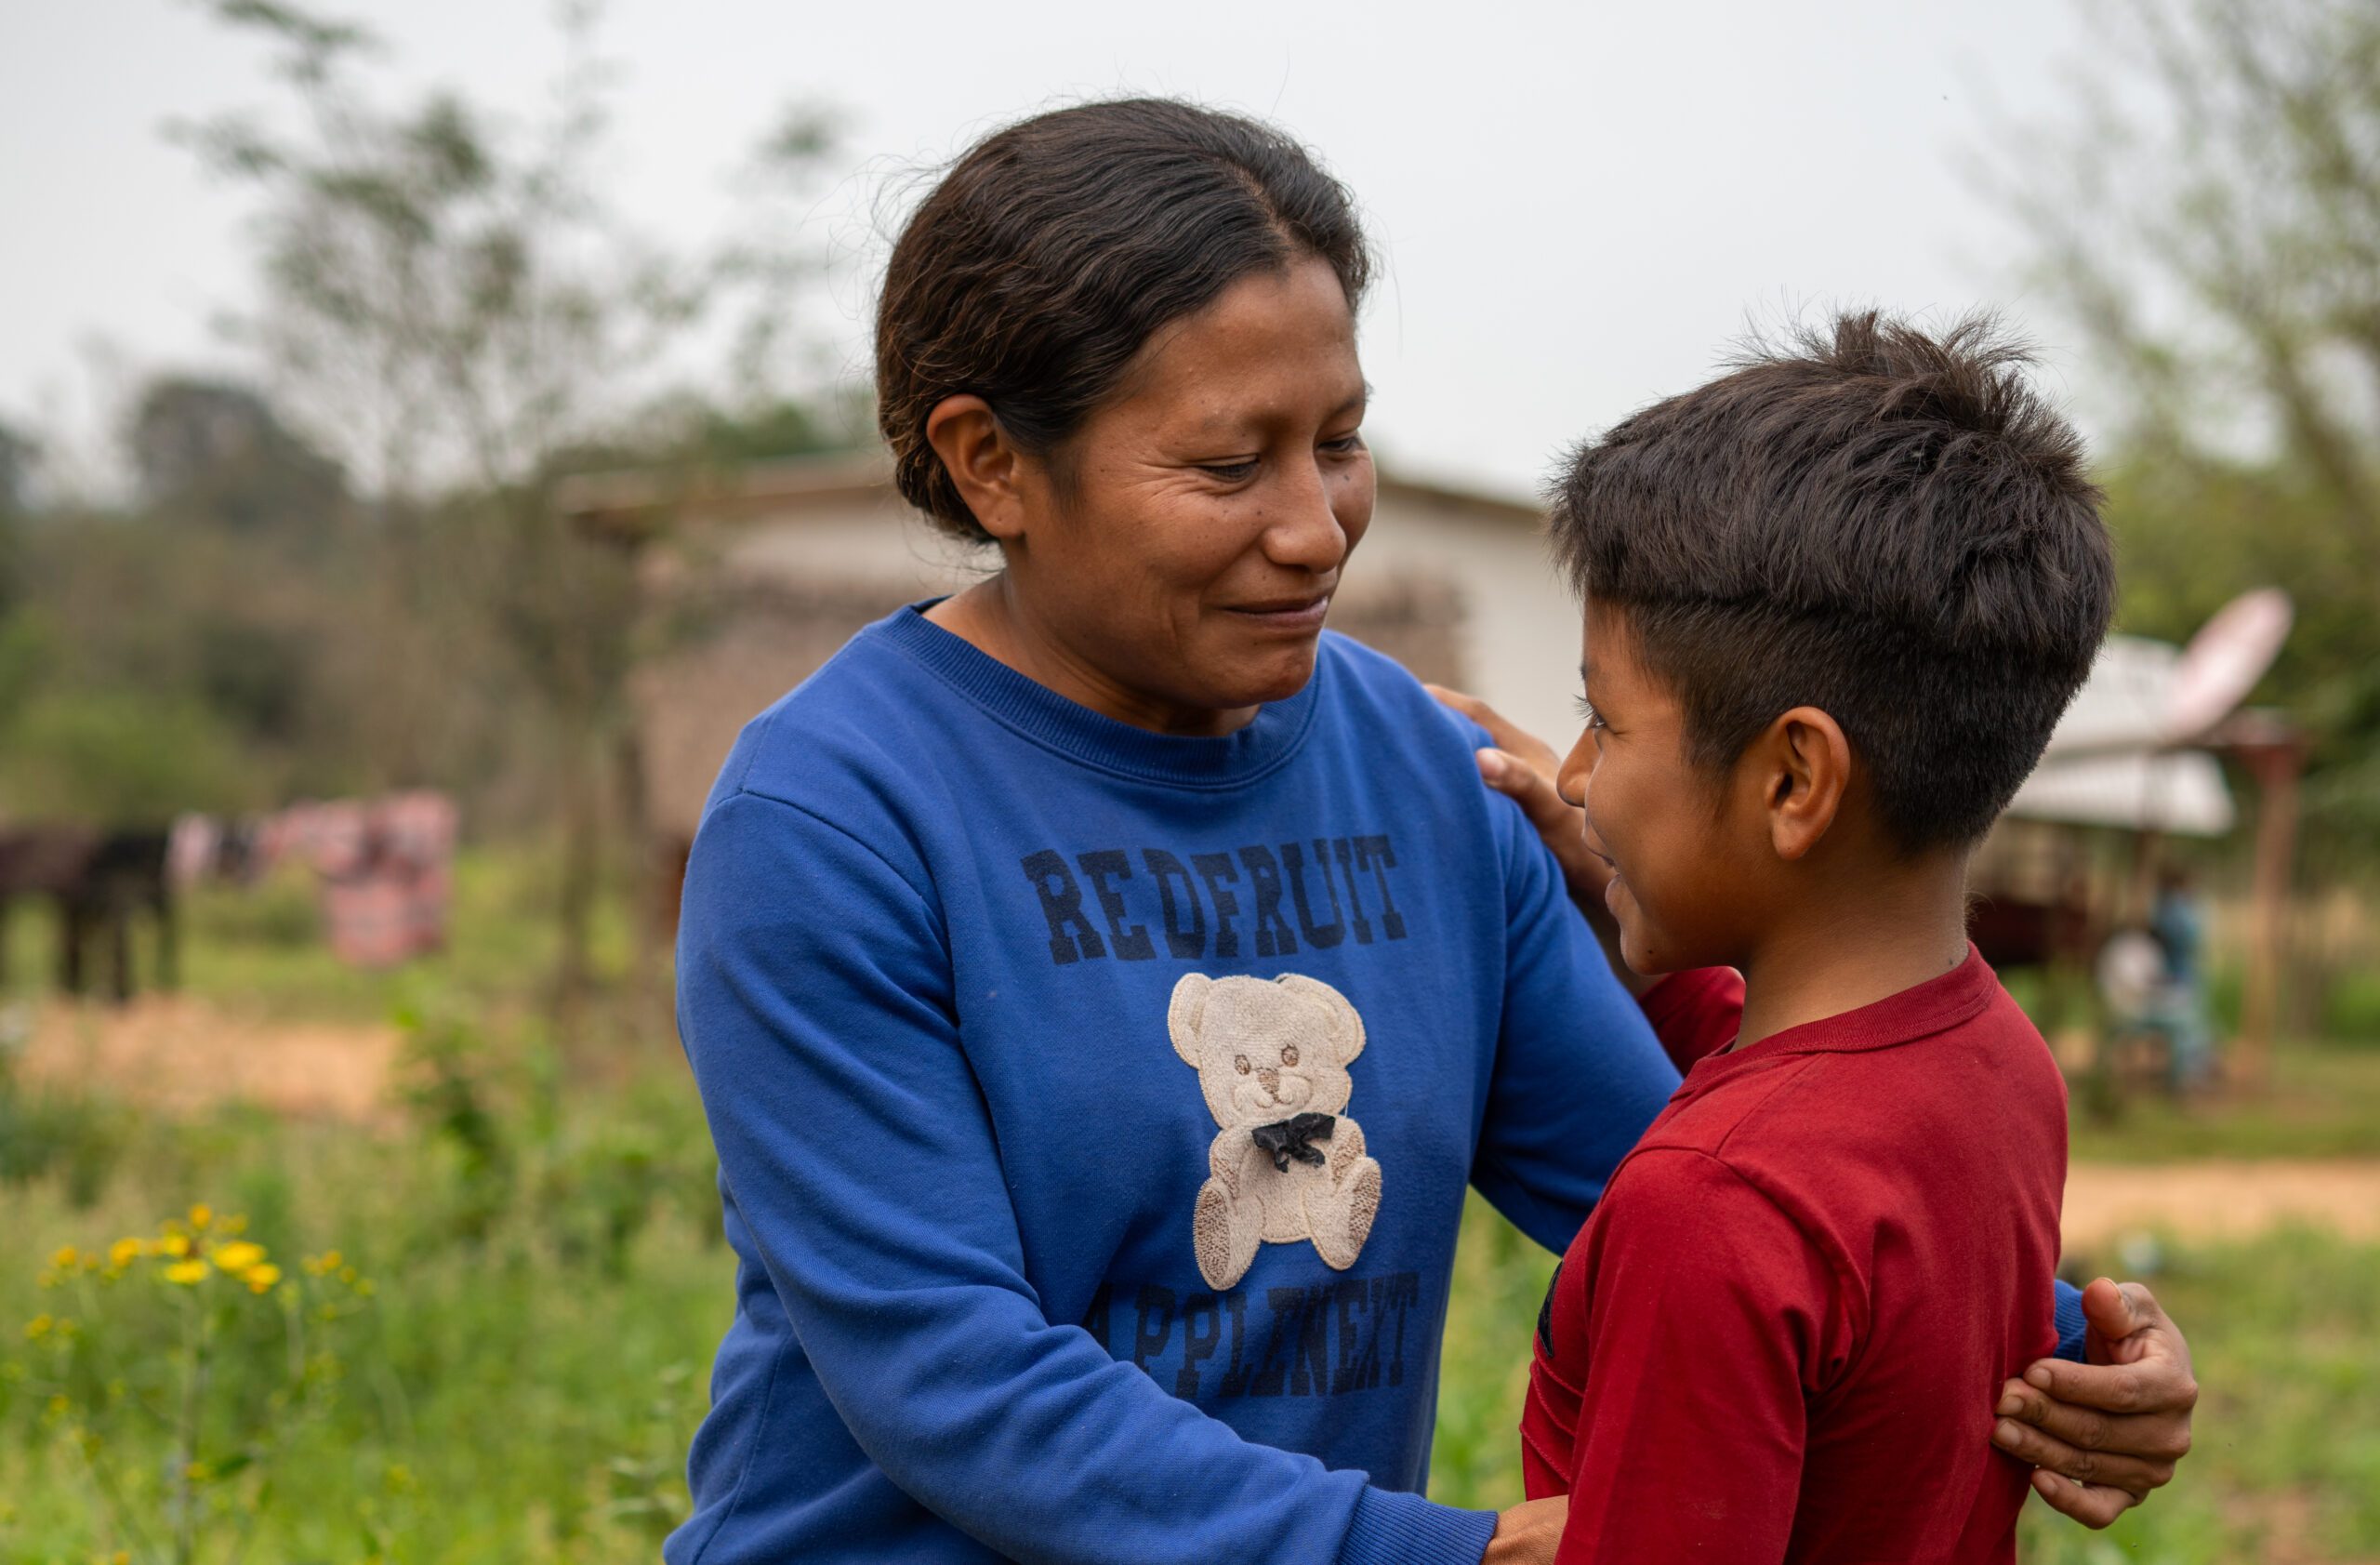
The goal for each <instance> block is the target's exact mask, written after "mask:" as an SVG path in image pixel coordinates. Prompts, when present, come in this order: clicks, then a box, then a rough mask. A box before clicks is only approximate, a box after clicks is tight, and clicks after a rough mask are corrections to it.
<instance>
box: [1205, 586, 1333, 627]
mask: <svg viewBox="0 0 2380 1565" xmlns="http://www.w3.org/2000/svg"><path fill="white" fill-rule="evenodd" d="M1226 612H1227V613H1231V614H1236V615H1238V616H1239V617H1241V618H1243V619H1247V620H1250V621H1252V622H1254V623H1255V624H1258V625H1261V626H1263V627H1264V629H1266V630H1282V631H1291V632H1296V633H1299V634H1306V633H1310V632H1312V631H1315V630H1320V629H1322V620H1323V617H1324V616H1326V615H1328V614H1329V612H1330V595H1329V593H1327V592H1326V593H1324V594H1323V595H1322V596H1321V597H1319V598H1297V599H1289V600H1284V601H1282V602H1277V603H1248V604H1244V605H1240V606H1236V607H1234V608H1231V609H1229V610H1227V611H1226Z"/></svg>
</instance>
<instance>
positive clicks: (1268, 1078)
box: [1256, 1067, 1281, 1097]
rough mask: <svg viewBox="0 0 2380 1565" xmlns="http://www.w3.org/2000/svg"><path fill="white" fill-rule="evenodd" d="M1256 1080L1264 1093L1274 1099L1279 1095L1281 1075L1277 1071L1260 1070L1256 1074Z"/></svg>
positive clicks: (1270, 1069)
mask: <svg viewBox="0 0 2380 1565" xmlns="http://www.w3.org/2000/svg"><path fill="white" fill-rule="evenodd" d="M1256 1080H1257V1081H1258V1082H1259V1083H1260V1084H1261V1085H1262V1086H1263V1089H1264V1090H1265V1091H1266V1092H1268V1093H1271V1094H1274V1095H1275V1096H1276V1097H1277V1096H1279V1095H1280V1092H1281V1073H1280V1072H1279V1071H1277V1070H1274V1069H1272V1068H1269V1067H1268V1068H1263V1069H1260V1070H1258V1071H1257V1072H1256Z"/></svg>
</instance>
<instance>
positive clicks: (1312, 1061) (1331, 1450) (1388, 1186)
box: [665, 608, 1984, 1565]
mask: <svg viewBox="0 0 2380 1565" xmlns="http://www.w3.org/2000/svg"><path fill="white" fill-rule="evenodd" d="M1479 742H1481V738H1480V736H1479V734H1478V732H1477V731H1476V730H1475V729H1474V728H1471V727H1470V726H1469V725H1467V724H1464V723H1461V722H1460V721H1459V720H1457V719H1456V718H1454V717H1453V716H1452V715H1451V714H1449V713H1448V712H1447V711H1446V710H1444V709H1442V708H1441V707H1439V706H1438V705H1437V704H1436V703H1435V701H1433V700H1432V699H1431V698H1430V696H1429V695H1428V694H1427V693H1426V692H1425V691H1423V690H1422V689H1421V686H1420V685H1419V684H1417V683H1415V682H1414V680H1413V679H1412V678H1411V676H1409V675H1408V674H1407V673H1406V672H1405V671H1404V670H1401V669H1399V668H1398V667H1396V666H1395V664H1394V663H1392V662H1390V661H1389V660H1387V659H1386V658H1383V657H1380V656H1378V655H1377V654H1374V653H1372V652H1369V651H1368V650H1366V649H1365V648H1363V647H1361V646H1359V645H1357V644H1356V643H1352V642H1348V641H1345V640H1343V639H1341V638H1339V637H1337V636H1332V635H1326V636H1325V637H1324V638H1323V641H1322V647H1321V652H1320V656H1319V659H1318V662H1317V666H1316V671H1315V676H1314V678H1313V680H1312V681H1311V682H1310V683H1308V684H1307V686H1306V688H1305V689H1304V690H1303V691H1302V692H1301V693H1300V694H1298V695H1297V696H1293V697H1291V698H1289V699H1288V700H1285V701H1281V702H1278V703H1276V704H1273V705H1270V706H1267V707H1265V708H1263V710H1260V711H1259V712H1258V714H1257V716H1256V718H1255V719H1254V721H1252V722H1251V723H1249V724H1248V726H1246V727H1245V728H1243V729H1241V730H1240V731H1238V732H1237V733H1235V734H1233V735H1230V736H1227V737H1222V738H1174V737H1167V736H1158V735H1153V734H1150V733H1146V732H1144V731H1142V730H1140V729H1136V728H1131V727H1129V726H1126V725H1124V724H1121V723H1114V722H1112V721H1110V720H1108V719H1106V718H1104V717H1101V716H1099V715H1097V714H1095V713H1093V712H1091V711H1089V710H1085V709H1083V708H1081V707H1078V706H1077V705H1075V704H1073V703H1072V702H1069V701H1067V700H1065V699H1064V698H1063V697H1061V696H1057V695H1056V694H1054V693H1052V692H1051V691H1050V690H1048V689H1045V688H1044V687H1042V686H1041V685H1039V684H1037V683H1034V682H1032V681H1030V680H1027V679H1025V677H1023V676H1022V675H1020V674H1017V673H1015V672H1014V671H1013V670H1010V669H1008V668H1006V667H1004V666H1003V665H1001V664H999V663H998V662H996V661H995V660H993V659H992V658H990V657H985V655H984V654H982V653H981V652H978V651H977V650H975V649H974V648H973V647H972V646H970V645H968V644H967V643H964V642H962V641H960V640H959V638H957V637H955V636H952V635H951V634H949V633H948V632H946V631H945V630H941V629H940V628H938V627H936V626H934V625H933V624H932V623H931V622H929V621H928V620H926V619H925V618H924V617H922V616H921V615H919V613H918V612H917V611H916V610H915V609H914V608H913V609H906V610H903V611H902V612H901V613H899V614H896V615H894V616H893V617H891V618H889V619H886V620H883V621H881V622H879V623H878V624H876V625H874V626H871V627H870V628H869V629H868V630H865V631H863V632H862V633H861V634H860V635H859V636H857V637H856V638H854V639H853V641H852V643H850V644H849V645H847V646H846V647H845V648H844V649H843V650H842V651H841V652H840V653H839V654H838V655H837V656H836V657H834V658H833V659H832V660H830V661H829V662H828V663H827V664H826V666H825V667H824V668H822V669H821V670H819V671H818V672H817V673H816V674H815V675H814V676H813V677H812V678H811V679H810V680H809V681H808V682H806V683H804V684H802V685H801V686H800V688H799V689H797V690H795V691H794V692H793V693H791V694H790V695H788V696H786V697H785V698H784V699H782V700H780V701H779V702H777V704H776V705H775V706H774V707H772V708H771V709H770V710H767V711H766V712H764V713H762V714H761V715H760V717H759V718H757V719H755V720H754V721H753V722H752V723H751V724H750V725H749V726H748V727H747V729H746V730H745V732H744V735H743V736H742V738H741V739H740V741H739V742H738V743H737V745H736V747H735V749H734V753H733V754H732V755H731V756H730V757H729V759H728V762H727V764H726V767H725V769H724V770H723V771H722V773H721V776H720V780H719V783H718V786H717V788H716V789H715V790H714V791H713V793H712V796H711V800H710V802H709V804H708V805H707V810H706V814H705V816H704V820H703V824H702V827H701V829H700V831H699V833H698V835H697V836H696V838H695V841H694V855H693V858H692V861H691V863H690V864H689V866H688V869H687V873H686V885H685V902H684V915H683V922H682V926H681V936H680V954H679V996H680V1000H679V1008H680V1025H681V1031H682V1034H683V1036H684V1040H685V1043H686V1048H687V1053H688V1054H689V1056H690V1058H691V1059H692V1061H693V1063H694V1073H695V1076H696V1079H697V1081H698V1082H699V1084H700V1088H701V1092H702V1096H703V1103H704V1107H705V1109H706V1112H707V1115H708V1118H709V1121H710V1126H711V1131H712V1134H713V1136H714V1138H715V1140H716V1142H717V1144H718V1149H719V1157H720V1165H721V1173H720V1187H721V1194H722V1196H723V1198H724V1200H725V1205H726V1219H727V1233H728V1237H729V1239H730V1240H731V1242H732V1243H733V1244H734V1249H735V1253H736V1254H737V1256H738V1259H739V1267H738V1275H737V1303H736V1311H735V1318H734V1324H733V1325H732V1327H731V1328H730V1329H729V1331H728V1333H727V1337H726V1340H725V1342H724V1343H723V1344H722V1345H721V1349H720V1354H719V1359H718V1364H717V1368H716V1371H715V1373H714V1376H713V1381H712V1399H713V1405H712V1409H711V1412H710V1414H709V1416H708V1417H707V1419H706V1420H705V1421H704V1423H703V1426H702V1428H701V1431H700V1433H699V1434H698V1436H697V1437H696V1439H695V1441H694V1451H693V1454H692V1458H691V1461H690V1479H691V1482H692V1487H693V1492H694V1515H693V1517H692V1518H691V1519H689V1520H688V1521H687V1522H686V1524H685V1525H684V1526H683V1527H681V1529H680V1530H679V1531H678V1532H676V1533H675V1534H674V1535H672V1536H671V1538H670V1539H669V1541H668V1545H667V1547H666V1549H665V1555H666V1557H667V1558H668V1560H669V1561H670V1562H671V1565H694V1562H696V1561H702V1562H704V1565H745V1562H747V1561H750V1562H758V1561H772V1562H774V1561H782V1560H788V1559H802V1560H879V1559H881V1560H902V1561H918V1562H927V1561H961V1560H967V1561H975V1560H989V1559H995V1558H1001V1557H1004V1556H1005V1557H1011V1558H1017V1559H1022V1560H1029V1561H1052V1562H1056V1561H1065V1562H1073V1561H1082V1562H1086V1565H1087V1562H1091V1561H1114V1562H1125V1561H1129V1562H1131V1565H1164V1562H1169V1561H1181V1562H1183V1565H1191V1562H1196V1565H1210V1562H1212V1561H1215V1560H1236V1561H1237V1560H1245V1561H1277V1562H1282V1565H1287V1562H1290V1561H1297V1562H1305V1561H1329V1560H1333V1559H1336V1560H1342V1561H1346V1562H1349V1565H1369V1562H1375V1561H1377V1562H1382V1565H1385V1562H1392V1561H1394V1562H1414V1565H1421V1562H1431V1565H1474V1562H1475V1561H1477V1559H1478V1558H1479V1557H1480V1554H1481V1552H1482V1551H1483V1549H1484V1548H1485V1546H1486V1545H1487V1542H1488V1536H1489V1534H1490V1533H1491V1532H1493V1530H1494V1523H1495V1519H1494V1517H1493V1516H1492V1515H1489V1514H1487V1513H1480V1512H1469V1511H1461V1510H1455V1509H1451V1508H1448V1507H1446V1506H1442V1505H1433V1504H1431V1503H1430V1502H1428V1501H1426V1500H1424V1499H1423V1498H1421V1489H1422V1487H1423V1484H1424V1481H1425V1479H1426V1477H1427V1471H1428V1461H1429V1449H1430V1436H1431V1429H1432V1424H1433V1419H1434V1415H1435V1401H1436V1392H1437V1375H1438V1346H1439V1338H1440V1336H1441V1333H1442V1328H1443V1325H1444V1322H1445V1317H1446V1308H1447V1293H1448V1280H1449V1277H1450V1273H1451V1268H1452V1263H1453V1259H1454V1249H1455V1235H1456V1230H1457V1228H1458V1227H1459V1226H1460V1223H1461V1214H1462V1200H1463V1189H1464V1187H1465V1185H1466V1184H1470V1185H1475V1186H1476V1187H1478V1188H1479V1189H1480V1190H1481V1191H1482V1192H1483V1193H1484V1194H1485V1195H1486V1196H1487V1197H1488V1199H1489V1200H1491V1201H1493V1202H1494V1203H1495V1204H1496V1206H1497V1207H1498V1208H1499V1209H1500V1210H1501V1211H1502V1212H1503V1213H1504V1214H1506V1215H1507V1216H1509V1217H1510V1218H1511V1219H1512V1220H1513V1221H1514V1223H1515V1224H1516V1225H1517V1226H1518V1227H1521V1228H1522V1229H1523V1230H1524V1231H1525V1232H1527V1233H1528V1234H1529V1235H1530V1236H1531V1237H1532V1238H1534V1239H1536V1240H1538V1241H1539V1242H1540V1243H1541V1244H1544V1245H1545V1246H1546V1247H1547V1248H1549V1249H1552V1250H1557V1251H1558V1250H1560V1249H1561V1248H1563V1247H1564V1246H1566V1245H1567V1243H1568V1242H1569V1240H1570V1239H1571V1238H1572V1236H1573V1235H1574V1234H1576V1233H1577V1231H1578V1229H1579V1226H1580V1223H1581V1221H1582V1220H1583V1219H1584V1218H1585V1216H1586V1214H1587V1213H1588V1211H1589V1209H1590V1208H1591V1207H1592V1206H1593V1202H1594V1200H1595V1198H1596V1197H1597V1195H1598V1194H1599V1193H1600V1192H1601V1190H1602V1188H1603V1182H1604V1180H1605V1178H1606V1176H1607V1174H1609V1173H1610V1171H1611V1169H1612V1168H1613V1166H1614V1165H1615V1164H1616V1163H1617V1162H1618V1160H1620V1157H1621V1156H1622V1155H1623V1154H1624V1153H1626V1152H1627V1150H1628V1149H1629V1147H1630V1146H1631V1144H1632V1143H1633V1142H1634V1140H1635V1138H1636V1136H1637V1134H1639V1133H1640V1132H1641V1131H1643V1129H1644V1128H1645V1126H1646V1124H1648V1123H1649V1122H1650V1121H1652V1119H1653V1116H1654V1115H1655V1114H1656V1113H1657V1112H1658V1111H1659V1108H1660V1107H1661V1105H1662V1103H1663V1102H1664V1101H1665V1100H1666V1099H1667V1098H1668V1096H1669V1094H1670V1093H1671V1092H1672V1090H1673V1089H1674V1088H1675V1086H1676V1084H1677V1077H1676V1074H1675V1072H1674V1071H1673V1068H1671V1066H1670V1064H1669V1062H1668V1061H1667V1059H1666V1058H1664V1057H1663V1055H1662V1054H1661V1051H1660V1049H1659V1046H1658V1045H1657V1044H1656V1043H1655V1041H1654V1040H1653V1038H1652V1035H1651V1033H1650V1031H1649V1030H1648V1029H1647V1028H1646V1024H1645V1021H1644V1019H1643V1017H1642V1015H1640V1014H1639V1013H1638V1011H1637V1009H1636V1007H1635V1005H1634V1004H1633V1002H1632V1001H1630V999H1629V998H1628V996H1627V995H1626V994H1625V992H1623V991H1622V990H1621V989H1620V987H1619V986H1618V984H1617V983H1616V982H1615V981H1614V979H1613V978H1612V976H1611V974H1610V972H1609V970H1608V968H1607V965H1606V963H1605V962H1604V959H1603V957H1602V954H1601V953H1600V951H1599V950H1598V949H1597V948H1595V946H1594V944H1593V938H1592V936H1591V935H1590V934H1589V932H1588V930H1587V927H1586V925H1585V923H1584V922H1583V921H1581V920H1580V919H1579V918H1578V917H1577V916H1576V915H1575V914H1574V913H1573V912H1572V911H1571V909H1570V908H1569V907H1568V905H1567V901H1566V899H1565V893H1564V888H1563V885H1562V882H1561V878H1560V875H1559V872H1558V870H1557V869H1556V867H1555V866H1554V862H1553V860H1552V858H1551V857H1550V855H1548V854H1547V853H1546V852H1545V850H1544V848H1543V846H1542V845H1541V844H1540V842H1538V840H1537V838H1536V836H1535V834H1534V833H1533V832H1532V831H1531V829H1530V828H1529V827H1528V825H1527V822H1526V821H1525V820H1524V819H1523V817H1522V816H1521V815H1520V813H1519V811H1518V810H1517V809H1515V808H1514V806H1513V805H1512V803H1511V802H1509V801H1506V800H1504V799H1502V798H1501V797H1499V796H1497V795H1494V794H1492V793H1489V792H1488V791H1487V790H1486V789H1482V788H1481V787H1480V785H1479V780H1478V774H1477V771H1476V768H1475V765H1474V761H1473V758H1472V752H1473V749H1474V745H1476V744H1477V743H1479ZM1526 1350H1527V1344H1526V1343H1518V1342H1516V1343H1515V1344H1514V1363H1515V1364H1518V1363H1519V1362H1521V1361H1522V1356H1523V1355H1524V1354H1525V1353H1526ZM1977 1394H1978V1395H1979V1396H1980V1395H1983V1394H1984V1392H1983V1391H1981V1390H1979V1391H1978V1393H1977Z"/></svg>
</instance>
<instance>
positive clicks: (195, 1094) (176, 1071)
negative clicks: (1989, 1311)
mask: <svg viewBox="0 0 2380 1565" xmlns="http://www.w3.org/2000/svg"><path fill="white" fill-rule="evenodd" d="M397 1050H398V1037H397V1032H396V1029H395V1028H391V1027H387V1026H359V1025H354V1024H343V1023H337V1022H303V1023H293V1022H288V1021H267V1020H264V1019H261V1018H259V1017H255V1016H245V1015H241V1014H239V1013H238V1012H237V1011H234V1010H231V1009H228V1008H224V1007H219V1006H216V1005H211V1004H209V1003H207V1002H206V1001H201V1000H195V999H192V998H190V997H188V996H179V995H168V996H155V995H152V996H146V997H143V998H142V999H140V1000H138V1001H135V1002H134V1003H132V1004H131V1005H128V1006H126V1007H124V1008H122V1009H120V1010H119V1009H115V1008H112V1007H108V1006H99V1005H82V1006H77V1005H70V1004H66V1003H63V1002H53V1003H50V1004H47V1005H45V1006H43V1007H41V1009H40V1010H39V1011H38V1012H37V1013H35V1015H34V1017H33V1028H32V1037H31V1040H30V1041H29V1044H28V1047H27V1049H26V1052H25V1056H24V1059H23V1062H22V1069H23V1071H24V1074H25V1076H26V1078H27V1079H28V1080H31V1081H50V1082H56V1083H59V1084H61V1085H63V1084H68V1083H73V1082H78V1081H81V1082H99V1083H104V1084H105V1086H106V1088H107V1090H108V1091H109V1092H110V1093H112V1094H116V1095H118V1096H121V1097H124V1098H126V1099H129V1100H130V1101H132V1102H134V1103H137V1104H139V1105H141V1106H142V1107H150V1108H155V1109H160V1110H164V1111H166V1112H172V1113H183V1112H188V1111H190V1110H192V1109H197V1108H203V1107H207V1106H209V1105H211V1104H216V1103H221V1102H225V1101H228V1100H233V1099H245V1101H247V1102H250V1103H255V1104H259V1105H261V1106H263V1107H268V1108H271V1109H273V1110H276V1111H277V1112H281V1113H285V1114H294V1115H308V1116H322V1117H327V1118H333V1119H339V1120H348V1121H359V1122H361V1121H375V1120H378V1119H381V1118H383V1117H385V1116H386V1115H387V1114H389V1113H390V1094H389V1090H388V1082H389V1077H390V1072H391V1070H393V1069H394V1068H395V1066H396V1061H397ZM2291 1219H2305V1220H2310V1221H2313V1222H2318V1223H2326V1224H2328V1225H2330V1226H2332V1227H2335V1228H2337V1229H2338V1230H2339V1231H2340V1232H2341V1233H2342V1234H2343V1235H2345V1236H2347V1237H2348V1238H2351V1239H2356V1240H2364V1241H2367V1242H2380V1160H2361V1161H2324V1162H2314V1161H2285V1160H2274V1161H2265V1160H2254V1161H2247V1160H2200V1161H2193V1162H2180V1163H2089V1162H2082V1163H2076V1164H2075V1165H2074V1166H2073V1168H2072V1169H2071V1170H2070V1171H2069V1174H2068V1177H2067V1183H2066V1240H2067V1243H2068V1244H2069V1246H2074V1245H2096V1244H2104V1243H2106V1242H2107V1241H2109V1240H2112V1239H2115V1238H2117V1237H2119V1236H2121V1235H2122V1234H2124V1233H2126V1232H2128V1231H2131V1230H2134V1229H2137V1228H2149V1227H2157V1228H2163V1229H2166V1230H2168V1231H2170V1232H2172V1233H2174V1234H2176V1235H2179V1236H2183V1237H2186V1238H2193V1239H2233V1238H2241V1237H2244V1236H2247V1235H2250V1234H2254V1233H2255V1232H2258V1231H2259V1230H2261V1229H2264V1228H2267V1227H2272V1226H2273V1225H2275V1224H2277V1223H2280V1222H2282V1221H2286V1220H2291Z"/></svg>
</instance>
